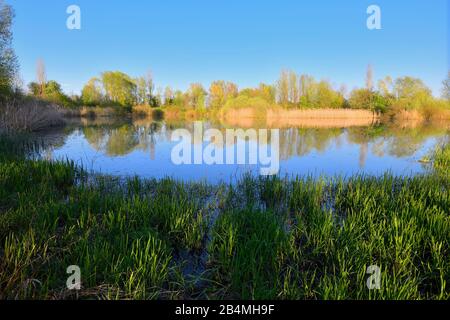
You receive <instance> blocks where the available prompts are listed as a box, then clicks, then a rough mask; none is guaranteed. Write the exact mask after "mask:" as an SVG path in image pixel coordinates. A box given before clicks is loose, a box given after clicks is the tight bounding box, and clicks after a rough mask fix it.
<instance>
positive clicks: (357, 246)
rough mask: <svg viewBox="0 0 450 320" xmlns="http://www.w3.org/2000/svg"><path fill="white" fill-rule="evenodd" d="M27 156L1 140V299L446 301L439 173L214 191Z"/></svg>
mask: <svg viewBox="0 0 450 320" xmlns="http://www.w3.org/2000/svg"><path fill="white" fill-rule="evenodd" d="M28 148H29V147H27V146H24V144H23V143H17V142H14V141H13V142H11V140H10V139H6V138H4V137H2V138H0V155H1V156H0V257H1V259H0V298H1V299H72V298H78V299H90V298H95V299H179V298H213V299H214V298H215V299H222V298H232V299H449V298H450V290H449V287H448V283H449V280H450V279H449V277H450V259H449V236H448V235H449V231H450V218H449V208H450V195H449V189H450V188H449V187H450V185H449V180H448V177H446V176H445V175H444V176H443V175H437V174H434V173H430V174H427V175H420V176H415V177H395V176H392V175H390V174H385V175H383V176H380V177H371V176H352V177H350V178H346V179H341V178H337V177H336V178H332V179H330V178H321V179H313V178H312V177H298V178H296V179H287V178H284V179H282V178H279V177H270V178H255V177H252V176H249V175H247V176H244V177H242V178H241V179H240V180H239V181H238V182H237V183H236V184H234V185H229V186H224V185H222V186H209V185H206V184H199V183H182V182H179V181H175V180H172V179H169V178H166V179H162V180H143V179H139V178H137V177H136V178H126V179H119V178H112V177H107V176H97V175H92V174H88V173H86V172H85V171H83V170H82V169H80V168H78V167H77V166H75V165H74V164H73V163H71V162H46V161H41V160H38V161H31V160H26V159H25V158H24V157H23V154H24V152H25V151H26V150H27V149H28ZM434 165H435V166H436V167H437V168H442V169H444V170H445V169H446V168H448V149H446V150H444V151H442V154H441V153H438V154H437V155H436V159H435V161H434ZM187 259H198V260H199V261H204V263H203V264H202V263H201V264H202V265H200V266H199V267H197V269H195V270H194V269H192V268H191V269H189V268H186V265H188V264H189V261H187ZM70 265H78V266H79V267H80V269H81V272H82V274H81V277H82V289H81V290H80V291H69V290H67V289H66V279H67V277H68V276H69V275H68V274H66V268H67V267H68V266H70ZM370 265H377V266H379V267H380V268H381V287H380V290H369V289H368V288H367V286H366V281H367V278H368V277H369V275H368V274H366V270H367V267H368V266H370Z"/></svg>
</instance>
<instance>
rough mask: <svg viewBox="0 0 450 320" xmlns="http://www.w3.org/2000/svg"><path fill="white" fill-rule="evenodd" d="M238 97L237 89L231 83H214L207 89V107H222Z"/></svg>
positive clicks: (221, 81)
mask: <svg viewBox="0 0 450 320" xmlns="http://www.w3.org/2000/svg"><path fill="white" fill-rule="evenodd" d="M237 95H238V87H237V85H236V84H234V83H232V82H225V81H223V80H219V81H214V82H213V83H211V85H210V87H209V105H210V106H211V107H213V108H214V107H217V108H218V107H223V106H224V105H225V103H226V101H227V100H228V99H231V98H235V97H236V96H237Z"/></svg>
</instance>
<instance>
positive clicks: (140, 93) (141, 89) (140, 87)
mask: <svg viewBox="0 0 450 320" xmlns="http://www.w3.org/2000/svg"><path fill="white" fill-rule="evenodd" d="M134 82H135V83H136V100H137V101H136V102H137V103H138V104H148V101H149V99H148V98H149V95H148V87H147V81H146V79H145V77H138V78H136V79H135V80H134Z"/></svg>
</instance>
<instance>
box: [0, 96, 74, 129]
mask: <svg viewBox="0 0 450 320" xmlns="http://www.w3.org/2000/svg"><path fill="white" fill-rule="evenodd" d="M64 124H65V121H64V119H63V115H62V113H61V112H60V110H59V109H58V107H56V106H54V105H51V104H49V103H46V102H42V101H38V100H32V99H20V100H17V101H7V102H6V103H5V104H4V105H0V133H2V132H3V133H10V132H15V133H17V132H33V131H39V130H43V129H47V128H50V127H59V126H63V125H64Z"/></svg>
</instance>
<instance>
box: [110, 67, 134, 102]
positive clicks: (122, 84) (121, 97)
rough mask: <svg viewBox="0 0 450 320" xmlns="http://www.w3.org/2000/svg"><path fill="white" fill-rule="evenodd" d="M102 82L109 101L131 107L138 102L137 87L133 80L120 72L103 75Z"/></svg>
mask: <svg viewBox="0 0 450 320" xmlns="http://www.w3.org/2000/svg"><path fill="white" fill-rule="evenodd" d="M102 82H103V86H104V88H105V93H106V97H107V98H108V100H109V101H111V102H114V103H117V104H119V105H121V106H124V107H131V106H132V105H133V104H135V103H136V101H137V98H136V96H137V93H136V91H137V86H136V84H135V82H134V81H133V79H131V78H130V77H129V76H128V75H126V74H125V73H123V72H120V71H108V72H104V73H102Z"/></svg>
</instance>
